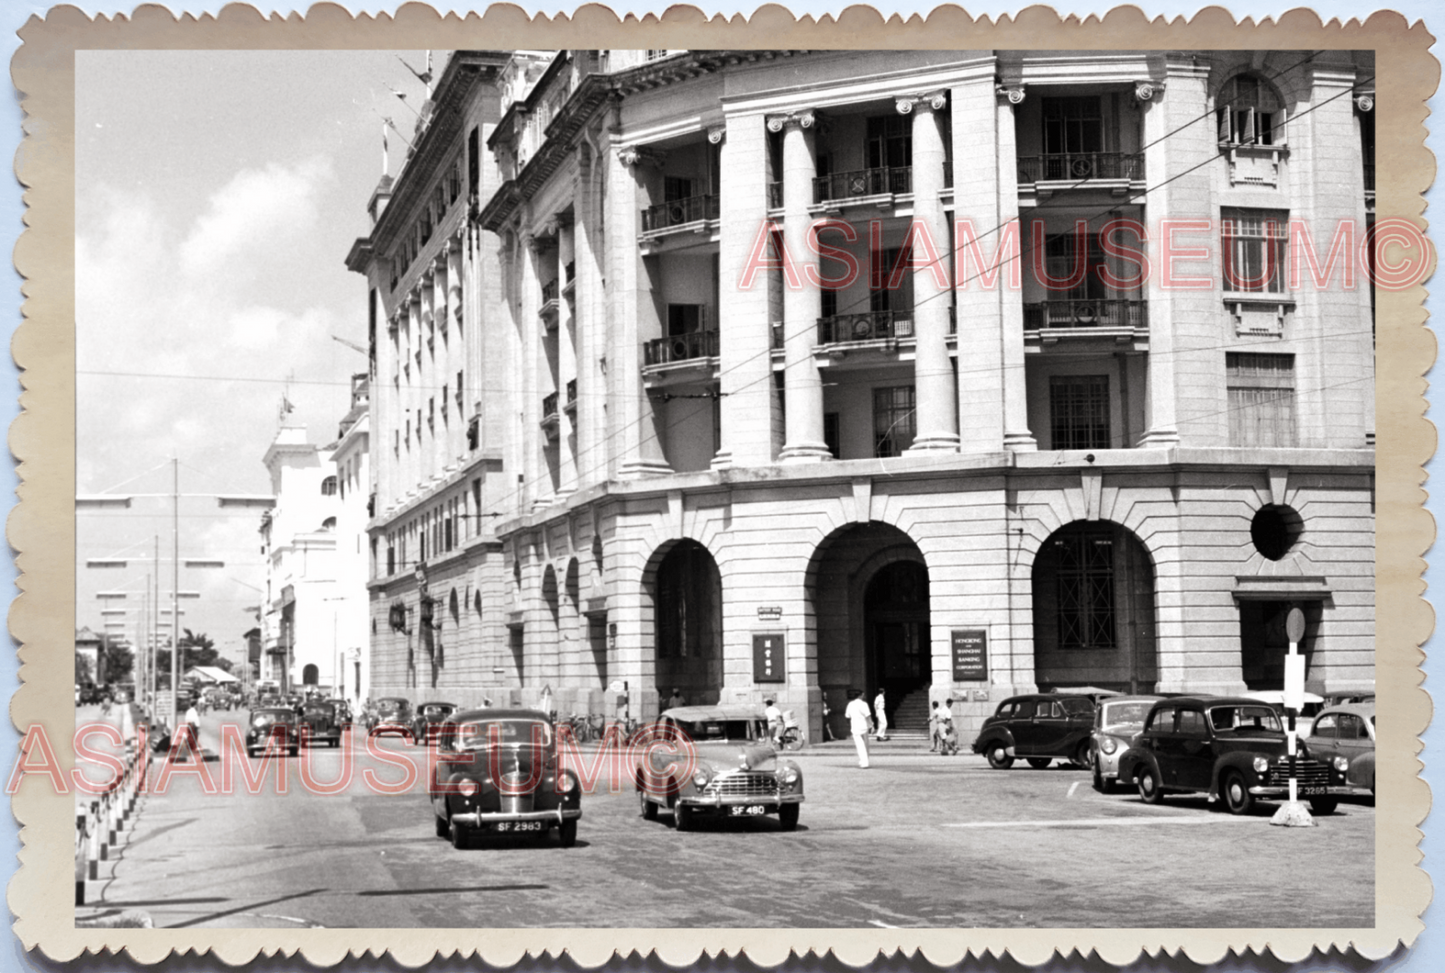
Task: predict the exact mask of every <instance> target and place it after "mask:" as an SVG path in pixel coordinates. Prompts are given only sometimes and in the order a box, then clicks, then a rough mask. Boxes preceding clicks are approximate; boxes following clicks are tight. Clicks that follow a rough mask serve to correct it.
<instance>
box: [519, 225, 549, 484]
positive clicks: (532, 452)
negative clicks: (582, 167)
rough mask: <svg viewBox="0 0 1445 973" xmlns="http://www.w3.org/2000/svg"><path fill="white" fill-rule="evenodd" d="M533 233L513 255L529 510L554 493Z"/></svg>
mask: <svg viewBox="0 0 1445 973" xmlns="http://www.w3.org/2000/svg"><path fill="white" fill-rule="evenodd" d="M533 248H534V242H533V239H532V235H531V233H528V232H526V231H522V230H519V231H518V236H517V238H516V247H515V250H514V251H513V254H514V256H513V259H514V261H515V264H514V266H515V267H516V268H517V270H518V271H520V272H519V273H517V274H516V278H517V292H516V313H517V330H518V333H519V335H520V337H521V341H520V342H519V348H518V351H519V364H520V365H521V367H520V368H519V369H518V372H517V377H518V378H520V379H521V386H522V388H521V401H520V402H517V403H515V405H514V406H513V409H514V410H515V411H516V413H517V414H518V415H520V417H521V422H522V442H521V444H520V445H521V447H522V457H521V458H522V462H521V469H520V470H519V471H518V472H519V473H520V474H521V477H522V478H523V479H519V480H518V483H517V493H518V494H519V497H518V501H517V502H518V505H519V507H520V508H521V509H523V510H526V509H529V508H530V507H531V506H533V505H535V504H537V503H539V502H540V501H541V500H542V499H543V498H545V497H547V496H548V495H549V494H551V492H552V484H551V480H550V479H549V478H548V476H547V460H546V457H545V456H543V455H542V438H543V436H542V425H541V423H542V394H543V393H542V391H541V385H540V383H539V382H538V379H537V375H538V371H539V370H540V368H541V367H543V366H542V365H540V364H539V363H538V360H539V359H540V358H541V357H542V356H541V344H542V342H541V340H540V339H539V337H538V332H540V331H541V328H542V325H541V323H540V322H539V321H538V319H537V312H538V310H539V308H540V307H541V305H542V285H541V283H540V282H539V281H538V279H537V263H536V255H535V254H534V252H533Z"/></svg>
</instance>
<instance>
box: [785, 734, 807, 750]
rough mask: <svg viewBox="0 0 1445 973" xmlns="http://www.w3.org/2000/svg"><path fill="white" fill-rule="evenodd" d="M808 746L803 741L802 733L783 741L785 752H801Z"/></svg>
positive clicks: (792, 735) (791, 735)
mask: <svg viewBox="0 0 1445 973" xmlns="http://www.w3.org/2000/svg"><path fill="white" fill-rule="evenodd" d="M806 745H807V741H806V740H804V739H803V734H802V733H801V732H798V733H793V734H790V735H789V736H788V737H786V738H785V739H784V740H783V749H784V750H801V749H803V747H804V746H806Z"/></svg>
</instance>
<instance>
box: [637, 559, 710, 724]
mask: <svg viewBox="0 0 1445 973" xmlns="http://www.w3.org/2000/svg"><path fill="white" fill-rule="evenodd" d="M658 555H660V556H658ZM658 555H654V564H655V568H654V569H653V570H651V571H649V572H648V573H647V575H646V576H645V577H644V583H643V587H644V590H645V592H646V594H647V595H649V596H650V600H651V603H652V609H653V639H654V642H653V650H654V653H655V658H656V666H655V669H654V679H655V681H656V684H657V685H656V689H657V693H658V695H659V696H660V697H663V698H666V697H667V696H668V695H670V694H671V692H672V690H673V689H679V690H681V691H682V695H683V698H685V699H686V700H687V701H688V703H690V704H694V705H698V704H712V703H716V702H718V699H719V697H720V696H721V693H722V683H723V627H722V574H721V573H720V572H719V571H718V566H717V562H716V561H715V560H713V556H712V554H711V552H709V551H708V549H707V548H705V547H703V546H702V545H701V544H699V543H698V542H697V541H694V540H678V541H674V542H672V543H671V544H669V545H666V546H665V547H664V548H660V549H659V552H658ZM649 688H650V687H649Z"/></svg>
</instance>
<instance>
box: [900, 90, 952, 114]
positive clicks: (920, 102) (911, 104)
mask: <svg viewBox="0 0 1445 973" xmlns="http://www.w3.org/2000/svg"><path fill="white" fill-rule="evenodd" d="M946 104H948V93H947V92H946V91H929V92H925V93H923V94H917V95H895V96H894V98H893V107H894V108H896V109H897V110H898V114H900V115H911V114H913V109H914V108H915V107H918V108H927V109H928V110H930V111H942V110H943V106H944V105H946Z"/></svg>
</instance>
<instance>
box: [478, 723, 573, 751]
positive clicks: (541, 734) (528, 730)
mask: <svg viewBox="0 0 1445 973" xmlns="http://www.w3.org/2000/svg"><path fill="white" fill-rule="evenodd" d="M494 735H495V736H496V738H497V741H498V742H499V743H501V744H513V745H515V744H530V745H532V746H540V747H547V746H551V744H552V727H551V726H549V725H548V724H546V723H544V722H542V721H541V720H487V721H486V722H481V723H465V724H463V725H462V726H460V727H458V728H457V748H458V749H459V750H480V749H483V748H484V747H486V746H488V745H489V744H490V742H491V740H492V737H493V736H494Z"/></svg>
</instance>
